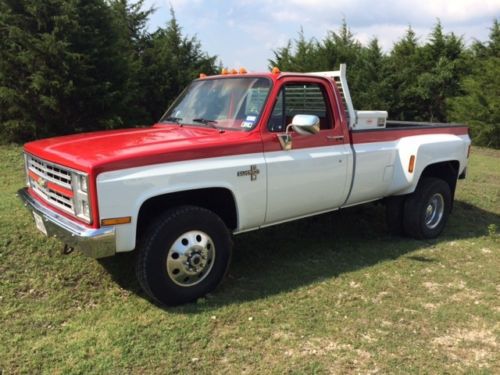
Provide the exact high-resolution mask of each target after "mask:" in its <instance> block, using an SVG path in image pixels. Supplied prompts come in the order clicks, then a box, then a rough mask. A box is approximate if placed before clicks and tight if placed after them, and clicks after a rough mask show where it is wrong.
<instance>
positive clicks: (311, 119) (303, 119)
mask: <svg viewBox="0 0 500 375" xmlns="http://www.w3.org/2000/svg"><path fill="white" fill-rule="evenodd" d="M290 127H292V128H293V130H295V131H296V132H297V133H299V134H301V135H313V134H316V133H318V132H319V117H318V116H315V115H295V116H293V119H292V123H291V124H289V125H288V126H287V127H286V130H285V134H278V140H279V141H280V144H281V148H282V149H283V150H285V151H288V150H291V149H292V136H291V135H290V134H289V133H288V130H289V129H290Z"/></svg>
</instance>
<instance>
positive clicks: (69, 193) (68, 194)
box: [47, 182, 73, 198]
mask: <svg viewBox="0 0 500 375" xmlns="http://www.w3.org/2000/svg"><path fill="white" fill-rule="evenodd" d="M47 187H48V188H49V189H50V190H52V191H57V192H58V193H60V194H62V195H64V196H66V197H68V198H73V192H72V191H71V190H68V189H65V188H63V187H62V186H59V185H56V184H54V183H53V182H47Z"/></svg>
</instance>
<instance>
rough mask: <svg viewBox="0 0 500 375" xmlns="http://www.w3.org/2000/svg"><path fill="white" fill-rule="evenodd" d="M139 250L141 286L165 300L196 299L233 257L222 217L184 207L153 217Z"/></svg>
mask: <svg viewBox="0 0 500 375" xmlns="http://www.w3.org/2000/svg"><path fill="white" fill-rule="evenodd" d="M138 250H139V251H138V254H137V263H136V273H137V279H138V281H139V284H140V285H141V287H142V288H143V290H144V291H145V292H146V293H147V294H148V295H149V296H150V297H151V298H152V299H153V300H155V301H157V302H158V303H160V304H162V305H166V306H174V305H179V304H183V303H187V302H192V301H195V300H196V299H197V298H199V297H202V296H204V295H205V294H207V293H209V292H211V291H212V290H214V289H215V288H216V287H217V286H218V285H219V284H220V282H221V281H222V280H223V278H224V276H225V274H226V272H227V270H228V268H229V263H230V260H231V250H232V241H231V235H230V233H229V231H228V229H227V227H226V225H225V224H224V222H223V221H222V220H221V218H220V217H219V216H217V215H216V214H214V213H213V212H212V211H209V210H207V209H205V208H201V207H195V206H181V207H176V208H173V209H171V210H169V211H167V212H165V213H164V214H163V215H160V216H159V217H158V218H156V219H155V220H153V221H152V223H151V224H150V226H149V228H148V230H147V231H146V234H145V236H144V237H143V238H142V240H141V242H140V244H139V249H138Z"/></svg>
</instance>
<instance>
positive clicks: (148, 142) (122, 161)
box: [24, 124, 262, 174]
mask: <svg viewBox="0 0 500 375" xmlns="http://www.w3.org/2000/svg"><path fill="white" fill-rule="evenodd" d="M24 149H25V151H26V152H28V153H30V154H33V155H34V156H37V157H40V158H42V159H45V160H48V161H51V162H54V163H57V164H60V165H63V166H67V167H70V168H74V169H77V170H81V171H85V172H88V173H95V174H98V173H100V172H103V171H108V170H116V169H123V168H131V167H136V166H141V165H148V164H157V163H163V162H172V161H181V160H191V159H199V158H207V157H217V156H226V155H231V154H235V153H253V152H258V151H262V146H261V142H260V137H258V132H257V133H256V132H250V133H246V132H239V131H225V132H222V133H221V132H219V131H218V130H217V129H213V128H206V127H195V126H184V127H180V126H178V125H163V124H162V125H155V126H153V127H150V128H140V129H124V130H108V131H99V132H92V133H83V134H75V135H69V136H62V137H55V138H47V139H42V140H39V141H34V142H30V143H27V144H25V146H24Z"/></svg>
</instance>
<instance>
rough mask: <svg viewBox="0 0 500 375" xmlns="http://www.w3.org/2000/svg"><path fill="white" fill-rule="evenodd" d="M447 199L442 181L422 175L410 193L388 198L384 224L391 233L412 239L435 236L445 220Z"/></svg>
mask: <svg viewBox="0 0 500 375" xmlns="http://www.w3.org/2000/svg"><path fill="white" fill-rule="evenodd" d="M451 203H452V195H451V190H450V186H449V185H448V184H447V183H446V182H445V181H443V180H441V179H439V178H435V177H424V178H422V179H421V180H420V181H419V183H418V185H417V188H416V189H415V192H413V193H412V194H410V195H408V196H400V197H392V198H390V199H389V201H388V202H387V205H386V210H387V225H388V227H389V230H390V231H391V232H392V233H394V234H404V235H407V236H409V237H413V238H416V239H431V238H436V237H437V236H439V235H440V234H441V232H442V231H443V229H444V227H445V225H446V222H447V221H448V217H449V215H450V211H451Z"/></svg>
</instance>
